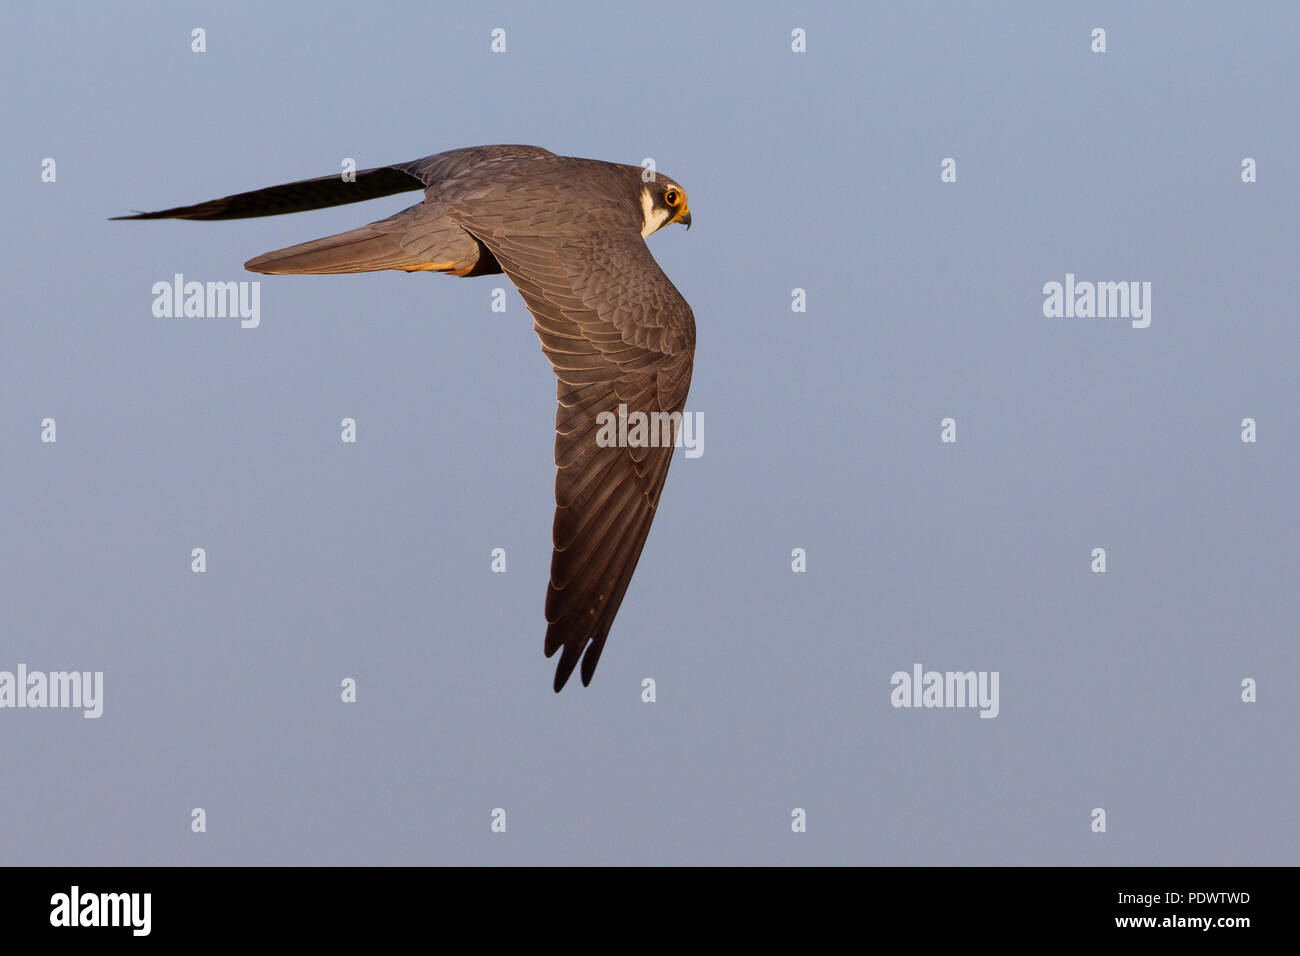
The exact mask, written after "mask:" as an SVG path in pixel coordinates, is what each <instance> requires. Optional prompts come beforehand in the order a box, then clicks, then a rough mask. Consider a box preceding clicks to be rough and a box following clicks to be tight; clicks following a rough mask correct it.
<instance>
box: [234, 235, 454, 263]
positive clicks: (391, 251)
mask: <svg viewBox="0 0 1300 956" xmlns="http://www.w3.org/2000/svg"><path fill="white" fill-rule="evenodd" d="M454 265H455V263H454V262H444V263H435V262H430V261H429V260H428V257H427V256H422V255H419V254H416V253H413V252H412V251H411V250H410V249H407V248H406V247H405V246H403V245H402V235H401V234H400V233H393V232H386V231H381V230H377V229H376V228H375V226H374V225H369V226H362V227H361V228H360V229H353V230H350V231H349V232H341V233H339V234H338V235H335V236H326V237H325V238H324V239H314V240H312V241H311V242H300V243H298V245H296V246H289V247H287V248H285V249H276V250H275V251H274V252H267V253H263V254H262V255H260V256H258V257H257V258H255V259H249V260H248V261H247V262H245V263H244V268H245V269H247V270H249V271H250V272H261V273H265V274H266V275H306V274H312V275H321V274H337V273H345V272H377V271H379V270H380V269H405V270H406V271H408V272H416V271H426V270H436V269H437V268H438V267H439V266H442V267H443V268H451V267H452V266H454Z"/></svg>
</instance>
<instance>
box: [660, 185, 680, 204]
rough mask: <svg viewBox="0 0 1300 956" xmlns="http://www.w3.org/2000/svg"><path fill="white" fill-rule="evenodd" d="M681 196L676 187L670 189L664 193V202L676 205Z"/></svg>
mask: <svg viewBox="0 0 1300 956" xmlns="http://www.w3.org/2000/svg"><path fill="white" fill-rule="evenodd" d="M681 198H682V197H681V194H680V193H678V192H677V190H676V189H670V190H668V192H666V193H664V202H666V203H668V205H670V206H676V205H677V203H678V201H680V200H681Z"/></svg>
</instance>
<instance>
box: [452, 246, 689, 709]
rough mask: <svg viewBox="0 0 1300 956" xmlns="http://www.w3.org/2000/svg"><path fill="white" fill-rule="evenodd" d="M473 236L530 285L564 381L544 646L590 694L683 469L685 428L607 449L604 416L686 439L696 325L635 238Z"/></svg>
mask: <svg viewBox="0 0 1300 956" xmlns="http://www.w3.org/2000/svg"><path fill="white" fill-rule="evenodd" d="M466 228H468V229H469V230H470V231H471V232H472V233H473V234H474V235H475V236H476V237H477V238H478V239H479V240H480V241H481V242H482V243H483V244H484V245H486V246H487V247H488V249H489V250H490V251H491V252H492V254H493V255H494V256H495V257H496V259H497V261H498V262H499V263H500V265H501V267H502V269H503V270H504V271H505V273H506V274H507V275H508V276H509V277H510V279H511V280H512V281H513V282H514V283H515V285H516V286H518V288H519V291H520V293H521V294H522V295H523V297H524V301H525V302H526V303H527V304H528V308H529V310H530V311H531V312H532V314H533V319H534V324H533V327H534V329H535V330H536V332H537V335H538V337H539V338H540V339H541V340H542V351H543V352H545V353H546V357H547V358H548V359H550V361H551V364H552V366H554V369H555V375H556V378H557V379H558V380H559V382H558V386H557V390H556V394H557V397H558V399H559V409H558V411H557V413H556V416H555V430H556V436H555V464H556V466H557V468H558V472H557V474H556V479H555V506H556V507H555V525H554V543H555V550H554V552H553V554H552V556H551V581H550V587H549V590H548V592H547V596H546V620H547V621H548V622H549V626H548V627H547V630H546V644H545V650H546V656H547V657H550V656H552V655H553V654H554V653H555V652H556V651H558V650H560V649H561V648H563V651H562V653H561V655H560V660H559V664H558V665H557V667H556V670H555V690H556V691H557V692H558V691H559V690H560V689H561V688H562V687H564V684H565V682H566V681H567V680H568V679H569V675H570V674H572V673H573V670H574V667H575V666H576V665H577V663H578V660H579V658H581V659H582V683H583V684H584V685H585V684H589V683H590V682H591V675H592V674H593V673H594V672H595V670H596V662H597V661H598V660H599V659H600V652H601V650H602V649H603V648H604V646H605V638H606V636H607V635H608V634H609V629H610V626H611V625H612V624H613V622H614V615H615V614H616V613H617V612H618V607H619V604H620V603H622V600H623V595H624V593H625V592H626V591H627V586H628V582H629V581H631V579H632V572H633V571H635V570H636V564H637V560H638V559H639V558H640V557H641V549H642V547H643V546H644V545H645V540H646V535H648V534H649V533H650V524H651V522H652V521H653V520H654V516H655V509H656V508H657V507H658V505H659V495H660V493H661V492H662V491H663V486H664V479H665V478H666V477H667V475H668V466H669V464H670V463H671V462H672V454H673V448H672V438H673V437H675V429H674V430H672V431H671V433H670V435H669V436H668V440H667V442H665V441H664V436H663V434H662V432H661V431H660V430H659V429H658V428H656V429H655V431H656V432H657V434H656V435H655V436H654V437H656V438H658V439H659V442H658V447H651V446H649V445H645V444H643V445H641V446H639V447H619V446H617V445H615V446H613V447H602V445H601V444H600V443H598V441H597V437H598V435H599V433H600V431H601V425H602V422H601V421H600V420H598V416H600V413H602V412H610V413H612V414H613V415H614V416H615V421H617V416H618V415H619V412H620V406H624V407H625V408H626V412H627V415H628V417H629V424H630V425H632V424H634V423H635V421H636V419H634V418H632V415H633V413H635V412H642V413H646V414H647V415H650V414H651V413H674V412H676V413H679V414H678V415H677V416H676V423H677V427H680V413H681V411H682V409H683V407H684V406H685V404H686V392H687V389H688V388H689V387H690V381H691V365H692V361H693V358H694V355H695V319H694V316H693V315H692V313H691V308H690V306H689V305H687V304H686V300H685V299H683V298H682V296H681V294H680V293H679V292H678V291H677V289H676V288H674V287H673V284H672V283H671V282H670V281H669V280H668V277H667V276H665V275H664V273H663V271H662V270H661V269H660V268H659V265H658V263H656V262H655V260H654V257H653V256H652V255H651V254H650V250H649V249H648V248H646V244H645V242H644V241H643V240H642V238H641V237H640V236H639V235H638V234H636V233H635V232H620V231H613V232H610V231H606V232H596V233H581V232H580V233H578V234H576V235H568V236H564V237H563V238H561V237H557V236H556V235H527V234H524V233H526V231H527V224H526V223H525V224H522V225H521V224H517V223H516V224H511V225H510V226H508V227H506V226H503V227H501V229H500V230H499V231H498V230H493V229H491V228H481V227H479V228H476V227H475V226H474V225H473V224H472V223H467V224H466ZM516 229H521V230H523V232H517V231H516ZM556 231H557V232H564V230H556ZM650 421H652V422H662V421H663V419H661V418H659V417H658V416H657V415H656V416H653V417H651V419H650ZM584 651H585V652H586V653H585V656H584V653H583V652H584Z"/></svg>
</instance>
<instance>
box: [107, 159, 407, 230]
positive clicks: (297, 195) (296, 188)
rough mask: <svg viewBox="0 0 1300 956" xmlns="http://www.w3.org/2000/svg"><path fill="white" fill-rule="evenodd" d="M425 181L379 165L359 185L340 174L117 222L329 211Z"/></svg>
mask: <svg viewBox="0 0 1300 956" xmlns="http://www.w3.org/2000/svg"><path fill="white" fill-rule="evenodd" d="M423 188H424V182H423V181H422V180H420V178H419V177H417V176H413V175H411V174H410V173H408V172H406V171H405V170H403V169H401V168H399V167H397V166H379V167H376V168H375V169H363V170H361V171H360V172H359V173H357V178H356V181H355V182H345V181H344V180H343V178H342V177H341V176H339V175H334V176H322V177H320V178H319V179H304V180H302V181H301V182H296V183H285V184H283V185H281V186H267V187H266V188H265V189H254V190H253V191H252V192H247V193H236V194H235V195H234V196H224V197H222V198H221V199H210V200H208V201H207V202H201V203H198V204H197V205H194V206H177V207H176V208H175V209H163V210H161V211H160V212H142V213H139V214H138V215H135V216H114V217H113V218H114V219H203V220H209V219H255V218H257V217H258V216H279V215H282V214H284V213H289V212H305V211H306V210H308V209H325V208H326V207H328V206H342V205H344V204H346V203H350V202H363V201H364V200H367V199H378V198H379V197H380V196H391V195H393V194H394V193H404V192H407V191H408V190H412V189H423Z"/></svg>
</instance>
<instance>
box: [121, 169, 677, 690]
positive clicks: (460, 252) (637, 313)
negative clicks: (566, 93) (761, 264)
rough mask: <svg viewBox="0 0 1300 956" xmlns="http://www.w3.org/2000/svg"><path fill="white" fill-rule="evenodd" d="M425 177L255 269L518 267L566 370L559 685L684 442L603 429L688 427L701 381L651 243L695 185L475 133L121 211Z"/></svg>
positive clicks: (551, 650)
mask: <svg viewBox="0 0 1300 956" xmlns="http://www.w3.org/2000/svg"><path fill="white" fill-rule="evenodd" d="M647 180H648V181H647ZM416 189H422V190H424V200H423V202H420V203H418V204H416V205H414V206H411V207H410V208H408V209H404V210H402V211H401V212H399V213H397V214H396V215H394V216H389V217H388V218H387V219H381V220H379V221H378V222H372V223H370V224H369V225H367V226H361V227H360V228H358V229H353V230H351V231H349V232H343V233H339V234H338V235H334V236H327V237H325V238H324V239H316V240H313V241H312V242H304V243H301V244H299V245H296V246H289V247H288V248H285V249H278V250H276V251H275V252H268V253H266V254H264V255H260V256H258V257H257V258H255V259H250V260H249V261H248V262H246V263H244V266H245V268H247V269H249V270H250V271H253V272H261V273H265V274H268V275H302V274H324V273H342V272H375V271H377V270H380V269H400V270H402V271H404V272H443V273H448V274H450V275H455V276H482V275H492V274H498V273H505V275H506V276H508V277H509V278H510V280H511V281H512V282H513V283H514V284H515V287H516V288H518V290H519V292H520V294H521V295H522V296H523V298H524V302H525V303H527V305H528V309H529V311H530V312H531V313H532V315H533V329H534V331H536V333H537V337H538V338H539V339H541V343H542V351H543V352H544V353H545V355H546V357H547V358H548V359H550V362H551V365H552V367H553V369H554V371H555V376H556V379H557V380H558V384H557V388H556V398H557V399H558V401H559V408H558V410H557V412H556V415H555V464H556V468H557V473H556V479H555V523H554V527H553V542H554V551H553V552H552V555H551V580H550V585H549V587H548V589H547V594H546V621H547V627H546V640H545V644H544V650H545V652H546V656H547V657H552V656H553V655H555V654H556V652H559V654H560V659H559V661H558V663H557V666H556V668H555V683H554V687H555V690H556V692H557V693H558V692H559V691H560V690H561V689H562V688H563V687H564V685H565V683H566V682H567V681H568V679H569V677H570V675H571V674H572V673H573V671H574V668H575V667H577V665H578V662H579V660H581V662H582V671H581V674H582V683H583V684H584V685H587V684H590V683H591V677H592V674H593V673H595V670H596V663H597V662H598V661H599V660H600V654H601V651H602V650H603V649H604V647H605V639H606V637H608V636H609V630H610V627H611V626H612V625H613V623H614V615H615V614H617V613H618V608H619V605H620V604H621V603H622V601H623V595H624V594H625V593H626V591H627V586H628V583H629V582H630V581H631V580H632V572H633V571H635V570H636V565H637V561H638V559H639V558H640V557H641V550H642V548H643V547H644V545H645V541H646V536H647V535H648V534H649V532H650V524H651V522H652V521H654V516H655V511H656V510H657V509H658V507H659V497H660V495H661V494H662V492H663V487H664V479H665V478H666V477H667V475H668V466H669V464H670V463H671V462H672V453H673V445H674V444H675V441H674V442H659V443H658V446H657V447H655V446H652V445H650V444H639V445H632V444H631V443H630V442H629V443H628V444H627V445H625V446H623V447H620V446H618V445H617V444H615V445H611V444H609V443H608V442H607V441H602V442H598V441H597V436H598V433H599V432H600V430H601V427H602V423H608V422H609V421H610V418H609V415H611V414H612V415H620V414H626V415H627V416H628V417H631V415H632V414H633V413H634V412H641V413H644V414H645V415H647V416H649V420H650V421H665V420H666V421H669V422H671V425H672V428H673V430H674V435H673V438H674V439H675V438H676V430H677V429H679V428H680V427H681V412H682V411H683V409H684V407H685V404H686V392H687V390H688V389H689V387H690V383H691V365H692V362H693V359H694V355H695V317H694V315H693V314H692V312H691V308H690V306H689V305H687V304H686V300H685V299H683V298H682V296H681V293H679V292H678V291H677V289H676V288H675V287H674V286H673V284H672V282H670V281H669V280H668V277H667V276H666V275H664V273H663V271H662V270H661V269H660V268H659V265H658V263H656V262H655V260H654V257H653V256H652V255H651V254H650V250H649V249H648V248H647V247H646V243H645V240H646V238H647V237H648V236H650V234H651V233H654V232H656V231H658V230H659V229H662V228H663V227H664V226H666V225H669V224H671V223H682V224H684V225H685V226H686V227H687V228H688V229H689V228H690V225H691V210H690V206H689V205H688V204H687V202H686V190H684V189H682V187H681V186H680V185H678V184H677V183H676V182H675V181H674V180H672V179H670V178H668V177H666V176H664V175H662V174H653V175H651V174H648V173H646V171H645V170H644V169H643V168H642V167H640V166H629V165H624V164H620V163H607V162H601V161H598V160H592V159H578V158H576V157H572V156H557V155H555V154H554V153H552V152H549V151H548V150H545V149H541V148H539V147H536V146H477V147H471V148H468V149H454V150H451V151H449V152H445V153H438V154H436V155H433V156H426V157H425V158H424V159H417V160H415V161H413V162H409V163H398V164H396V165H393V166H379V167H376V168H374V169H366V170H361V171H359V172H357V173H355V175H354V178H353V179H345V178H344V177H343V176H337V175H336V176H323V177H321V178H319V179H307V180H302V181H300V182H294V183H286V184H285V185H282V186H270V187H267V188H266V189H256V190H253V191H252V192H246V193H239V194H237V195H233V196H226V197H225V198H223V199H213V200H211V201H209V202H204V203H199V204H197V205H194V206H179V207H177V208H175V209H164V210H162V211H160V212H146V213H140V214H138V215H134V216H118V217H116V218H118V219H199V220H212V219H251V218H254V217H257V216H278V215H281V214H284V213H291V212H302V211H304V210H309V209H323V208H325V207H327V206H338V205H342V204H344V203H352V202H360V201H362V200H365V199H375V198H378V197H380V196H389V195H392V194H394V193H400V192H406V191H408V190H416ZM602 413H608V414H606V415H602ZM664 413H667V414H669V415H672V413H677V414H676V415H673V416H672V417H671V418H669V419H664V418H663V417H662V415H663V414H664ZM643 420H644V419H643Z"/></svg>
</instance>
